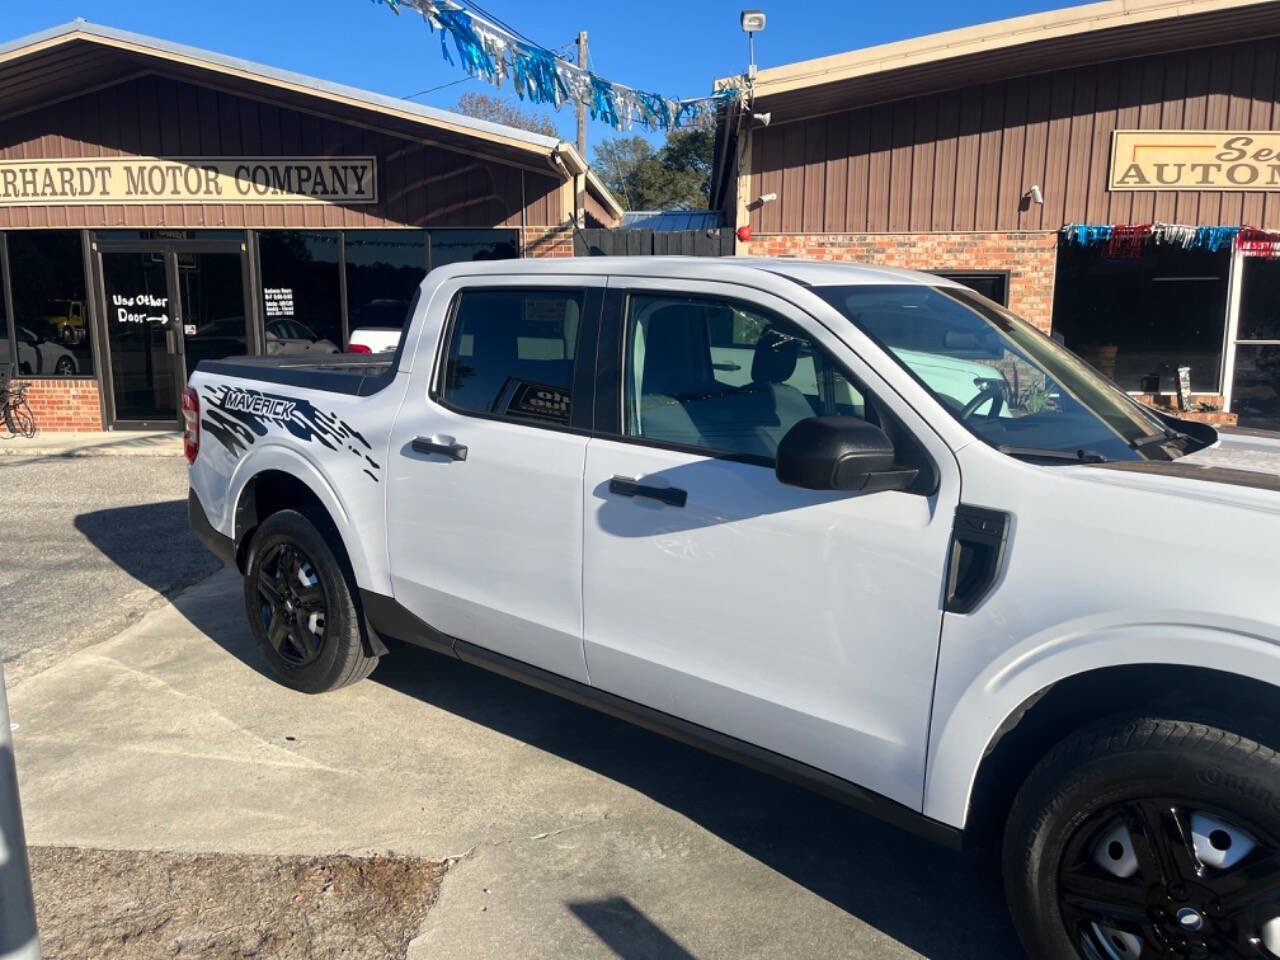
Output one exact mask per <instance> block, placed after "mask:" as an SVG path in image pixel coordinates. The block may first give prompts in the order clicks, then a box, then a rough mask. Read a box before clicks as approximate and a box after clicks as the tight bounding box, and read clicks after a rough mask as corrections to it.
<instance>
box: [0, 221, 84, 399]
mask: <svg viewBox="0 0 1280 960" xmlns="http://www.w3.org/2000/svg"><path fill="white" fill-rule="evenodd" d="M8 244H9V276H10V278H11V280H10V283H11V285H12V288H13V319H14V335H15V339H16V341H17V354H18V355H17V358H16V359H17V363H18V372H19V374H23V375H29V376H41V377H71V376H77V375H79V376H84V375H88V374H92V373H93V348H92V346H91V344H90V340H91V337H90V334H89V307H88V304H87V303H86V301H85V282H84V259H83V257H82V255H81V247H80V233H79V231H77V230H14V231H11V232H10V233H9V234H8Z"/></svg>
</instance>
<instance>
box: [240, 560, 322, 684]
mask: <svg viewBox="0 0 1280 960" xmlns="http://www.w3.org/2000/svg"><path fill="white" fill-rule="evenodd" d="M257 587H258V596H259V598H260V599H261V606H260V607H259V610H258V617H259V620H260V621H261V623H262V628H263V630H264V631H265V632H266V637H267V642H268V643H269V644H270V645H271V648H272V649H273V650H274V651H275V652H276V653H278V654H279V655H280V657H281V659H283V660H284V661H285V662H286V663H287V664H289V665H290V666H294V667H304V666H306V665H308V664H310V663H312V662H314V661H315V660H316V658H317V657H319V656H320V651H321V649H322V648H323V646H324V638H325V626H326V623H327V622H328V603H327V600H326V598H325V592H324V585H323V584H322V583H321V582H320V577H319V576H318V575H317V573H316V567H315V564H313V563H312V562H311V559H310V558H309V557H308V556H307V555H306V554H305V553H303V552H302V550H301V549H300V548H299V547H297V546H296V545H294V544H291V543H278V544H276V545H274V546H273V547H272V548H271V549H270V550H269V551H268V552H267V554H266V555H265V556H264V557H263V558H262V563H261V565H260V566H259V568H258V584H257Z"/></svg>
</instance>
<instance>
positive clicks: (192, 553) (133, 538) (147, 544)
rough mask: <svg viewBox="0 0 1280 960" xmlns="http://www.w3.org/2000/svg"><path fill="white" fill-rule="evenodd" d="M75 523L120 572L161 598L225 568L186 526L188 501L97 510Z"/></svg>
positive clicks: (77, 518) (79, 518) (85, 514)
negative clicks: (155, 592)
mask: <svg viewBox="0 0 1280 960" xmlns="http://www.w3.org/2000/svg"><path fill="white" fill-rule="evenodd" d="M74 523H75V528H76V529H77V530H78V531H80V533H82V534H83V535H84V536H85V538H86V539H88V541H89V542H90V543H92V544H93V545H94V547H96V548H97V549H98V550H99V551H100V552H101V553H102V554H104V555H105V556H106V557H107V558H108V559H109V560H111V561H112V562H113V563H114V564H115V565H116V566H118V567H119V568H120V569H122V570H123V571H125V573H127V574H129V575H130V576H132V577H133V578H134V579H135V580H137V581H139V582H140V583H142V584H145V585H146V586H148V587H150V588H151V589H153V590H156V591H158V592H160V593H166V594H171V593H174V592H175V591H177V590H180V589H182V588H183V587H186V586H189V585H190V584H192V583H195V582H196V581H197V580H201V579H203V578H204V577H207V576H208V575H209V574H211V573H213V572H214V571H216V570H217V569H218V568H219V567H220V566H221V564H220V563H219V561H218V560H217V558H215V557H214V556H213V555H212V554H211V553H209V552H208V551H207V550H205V548H204V547H203V546H201V544H200V541H198V540H197V539H196V538H195V534H193V533H192V532H191V529H190V527H188V526H187V501H186V500H165V501H161V502H159V503H143V504H138V505H136V506H128V507H111V508H109V509H106V510H95V511H93V512H92V513H82V514H80V515H79V516H77V517H76V518H75V521H74Z"/></svg>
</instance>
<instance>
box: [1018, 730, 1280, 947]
mask: <svg viewBox="0 0 1280 960" xmlns="http://www.w3.org/2000/svg"><path fill="white" fill-rule="evenodd" d="M1185 709H1186V710H1187V712H1188V714H1189V715H1191V716H1194V717H1195V719H1187V718H1184V717H1177V718H1171V717H1167V716H1165V717H1151V716H1146V717H1136V718H1132V719H1128V720H1125V719H1113V720H1103V721H1099V722H1098V723H1096V724H1094V725H1092V726H1089V727H1085V728H1083V729H1081V730H1079V731H1078V732H1077V733H1075V734H1073V735H1071V736H1069V737H1067V738H1066V739H1065V740H1063V741H1062V742H1061V743H1059V744H1058V745H1057V746H1056V747H1054V748H1053V750H1051V751H1050V752H1049V753H1048V754H1046V755H1045V756H1044V757H1042V758H1041V760H1040V762H1039V763H1037V764H1036V766H1035V768H1034V769H1033V770H1032V771H1031V774H1030V775H1029V776H1028V777H1027V779H1026V781H1025V782H1024V783H1023V784H1022V787H1021V788H1020V789H1019V791H1018V795H1017V798H1016V799H1015V800H1014V804H1013V808H1012V810H1011V811H1010V813H1009V819H1008V822H1007V824H1006V826H1005V836H1004V881H1005V890H1006V893H1007V895H1008V899H1009V907H1010V911H1011V913H1012V916H1013V921H1014V925H1015V926H1016V927H1017V928H1018V934H1019V936H1020V937H1021V939H1022V942H1023V945H1024V946H1025V947H1026V949H1027V953H1028V954H1029V955H1030V956H1032V957H1034V958H1035V960H1215V958H1217V960H1246V958H1247V960H1280V754H1278V753H1277V752H1276V751H1275V750H1274V749H1272V748H1271V747H1270V746H1269V745H1267V744H1266V743H1264V742H1262V741H1260V740H1257V739H1251V738H1250V737H1249V736H1248V735H1246V734H1245V733H1244V732H1242V731H1244V730H1249V731H1252V732H1255V733H1256V735H1258V736H1264V737H1267V738H1269V736H1270V734H1269V732H1268V731H1269V730H1270V724H1269V723H1267V722H1265V721H1261V720H1258V719H1256V718H1255V717H1253V716H1251V714H1250V712H1249V711H1248V710H1243V709H1242V710H1240V711H1238V712H1237V713H1236V714H1235V715H1233V716H1226V715H1225V714H1223V710H1222V709H1221V708H1198V709H1194V710H1193V708H1190V707H1188V708H1185ZM1219 716H1222V717H1223V718H1222V719H1219ZM1209 717H1213V721H1212V722H1207V720H1206V719H1201V718H1209Z"/></svg>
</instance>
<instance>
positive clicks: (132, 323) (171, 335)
mask: <svg viewBox="0 0 1280 960" xmlns="http://www.w3.org/2000/svg"><path fill="white" fill-rule="evenodd" d="M97 246H98V249H99V273H100V276H101V278H102V294H103V309H102V311H101V312H102V315H103V317H104V319H105V326H106V331H105V341H106V343H107V348H108V350H107V352H108V355H109V357H110V361H111V363H110V381H111V395H110V402H109V404H108V408H109V412H110V421H111V424H112V425H113V426H117V427H123V428H125V429H129V428H147V427H163V428H171V427H173V426H175V425H176V424H177V423H178V419H179V417H178V410H179V406H180V402H181V393H182V388H183V387H184V386H185V385H186V382H187V379H188V378H189V377H190V376H191V373H192V371H194V370H195V368H196V366H197V364H199V363H200V361H201V360H216V359H220V358H222V357H227V356H233V355H240V354H246V353H252V352H253V350H254V343H253V340H252V338H251V337H250V334H249V324H248V322H247V321H246V317H247V311H246V309H245V307H246V305H247V303H248V291H247V290H246V288H245V283H244V279H245V276H246V273H247V271H246V269H245V263H244V257H245V253H244V247H243V246H242V245H241V244H240V243H239V242H233V243H227V242H225V241H221V242H216V241H183V240H172V241H168V242H165V241H159V242H150V243H144V242H141V241H138V240H132V241H115V242H113V241H111V240H109V239H106V238H103V239H100V240H99V242H98V244H97Z"/></svg>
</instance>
